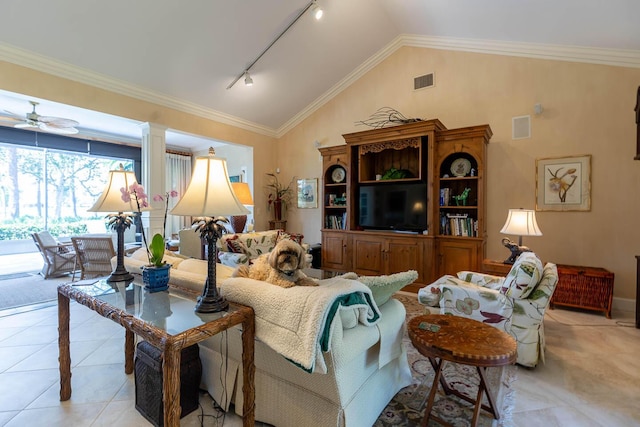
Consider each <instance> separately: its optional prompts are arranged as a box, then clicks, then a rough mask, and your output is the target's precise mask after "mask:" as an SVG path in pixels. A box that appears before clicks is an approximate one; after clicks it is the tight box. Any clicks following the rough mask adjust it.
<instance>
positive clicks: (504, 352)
mask: <svg viewBox="0 0 640 427" xmlns="http://www.w3.org/2000/svg"><path fill="white" fill-rule="evenodd" d="M407 330H408V333H409V338H410V339H411V342H412V343H413V345H414V347H415V348H416V349H417V350H418V351H419V352H420V354H422V355H423V356H426V357H428V358H429V362H431V365H432V366H433V369H434V370H435V375H434V377H433V384H432V386H431V391H430V392H429V400H428V404H427V407H426V409H425V413H424V419H423V420H422V425H423V426H426V425H427V424H428V423H429V419H430V418H431V419H434V420H435V421H438V422H439V423H440V424H444V425H448V424H447V423H446V422H445V421H444V420H442V419H440V418H438V417H436V416H434V415H431V410H432V408H433V404H434V402H435V397H436V391H437V388H438V384H441V385H442V388H443V389H444V392H445V393H446V394H454V395H455V396H458V397H460V398H461V399H464V400H466V401H468V402H470V403H473V404H474V410H473V419H472V421H471V425H472V426H477V425H478V417H479V415H480V409H481V408H482V409H484V410H486V411H489V412H490V413H491V415H493V417H494V418H495V419H499V418H500V414H499V412H498V408H497V407H496V404H495V397H494V394H493V392H492V390H490V389H489V383H488V382H487V379H486V375H485V374H486V369H487V368H488V367H492V366H504V365H512V364H514V363H515V362H516V354H517V351H516V341H515V340H514V339H513V337H512V336H511V335H509V334H507V333H506V332H504V331H501V330H499V329H496V328H494V327H493V326H489V325H487V324H485V323H482V322H478V321H477V320H473V319H467V318H465V317H458V316H450V315H443V314H430V315H424V316H417V317H414V318H413V319H411V320H409V323H408V325H407ZM445 360H446V361H449V362H453V363H461V364H464V365H470V366H475V367H476V369H477V371H478V375H479V376H480V384H479V386H478V394H477V396H476V399H475V400H473V399H471V398H469V397H468V396H465V395H464V394H462V393H459V392H458V391H457V390H454V389H453V388H451V387H450V386H449V385H448V384H447V382H446V380H445V379H444V377H442V366H443V363H444V361H445ZM483 393H486V394H487V400H488V402H489V405H488V406H487V405H483V404H482V394H483Z"/></svg>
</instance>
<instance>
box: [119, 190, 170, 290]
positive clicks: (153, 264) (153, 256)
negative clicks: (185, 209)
mask: <svg viewBox="0 0 640 427" xmlns="http://www.w3.org/2000/svg"><path fill="white" fill-rule="evenodd" d="M120 191H121V192H122V200H124V201H125V202H129V201H130V200H131V198H132V197H133V199H134V200H135V202H136V206H137V208H138V213H141V212H142V209H143V208H146V207H148V206H149V203H148V202H147V194H146V193H145V192H144V188H143V187H142V185H140V184H137V183H136V184H132V185H131V186H130V187H129V188H128V189H125V188H121V189H120ZM177 196H178V193H177V192H176V191H170V192H167V194H166V195H165V196H164V197H163V196H161V195H156V196H154V198H153V199H154V200H155V201H161V200H164V201H165V210H164V223H163V229H162V231H163V233H162V234H160V233H156V234H154V236H153V238H152V239H151V244H149V245H148V244H147V238H146V235H145V232H144V228H142V241H143V242H144V245H145V248H146V250H147V259H148V260H149V264H148V265H144V266H142V267H141V268H142V281H143V282H144V284H145V287H146V288H147V289H148V290H149V292H159V291H164V290H166V289H168V287H169V272H170V268H171V264H167V263H166V262H165V261H164V251H165V247H166V246H165V245H166V243H165V240H164V233H165V232H166V228H167V211H168V209H169V197H177Z"/></svg>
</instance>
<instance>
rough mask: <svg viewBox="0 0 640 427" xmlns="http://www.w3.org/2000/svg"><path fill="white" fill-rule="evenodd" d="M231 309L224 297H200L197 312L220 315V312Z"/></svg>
mask: <svg viewBox="0 0 640 427" xmlns="http://www.w3.org/2000/svg"><path fill="white" fill-rule="evenodd" d="M228 308H229V301H227V300H226V299H225V298H224V297H223V296H222V295H217V296H215V297H210V296H206V295H203V296H200V297H198V302H197V303H196V312H198V313H218V312H220V311H226V310H227V309H228Z"/></svg>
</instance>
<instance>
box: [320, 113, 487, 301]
mask: <svg viewBox="0 0 640 427" xmlns="http://www.w3.org/2000/svg"><path fill="white" fill-rule="evenodd" d="M491 134H492V133H491V128H490V127H489V125H481V126H470V127H465V128H457V129H447V128H446V127H445V126H444V125H443V124H442V123H441V122H440V121H439V120H437V119H431V120H425V121H417V122H414V123H408V124H402V125H397V126H389V127H385V128H380V129H371V130H366V131H361V132H354V133H349V134H345V135H343V137H344V139H345V142H346V144H345V145H338V146H333V147H325V148H320V149H319V150H320V153H321V155H322V159H323V161H322V170H323V172H322V178H323V183H322V191H323V195H322V199H321V200H323V203H322V209H323V210H322V224H321V227H322V255H321V257H322V268H323V269H328V270H336V271H354V272H356V273H358V274H365V275H382V274H391V273H395V272H398V271H404V270H407V269H414V270H417V271H418V274H419V278H418V280H417V281H416V283H415V284H414V285H415V286H414V285H412V286H414V288H415V289H413V288H412V289H405V290H412V291H415V290H417V289H419V288H420V287H422V286H424V284H426V283H430V282H432V281H434V280H435V279H437V278H438V277H440V276H442V275H443V274H455V273H456V272H457V271H460V270H474V271H480V268H481V262H482V260H483V259H484V256H483V254H484V249H485V239H486V228H485V204H484V196H485V190H484V186H485V180H484V173H485V163H486V145H487V143H488V141H489V139H490V138H491ZM392 172H394V173H392ZM395 172H402V174H399V173H395ZM420 186H422V187H421V188H420V189H419V190H417V191H418V193H419V192H423V193H422V194H424V195H425V196H426V197H420V196H419V194H418V195H417V194H415V193H416V191H415V190H412V192H409V191H405V193H406V195H405V196H403V197H405V198H406V200H409V199H411V200H414V199H415V200H416V201H415V202H414V203H413V204H411V203H408V202H407V201H406V200H405V199H402V200H405V201H404V202H402V201H400V199H398V197H399V196H397V197H396V193H397V194H405V193H403V190H404V187H407V188H409V187H410V188H412V189H416V188H419V187H420ZM387 189H388V190H387ZM385 190H386V192H385ZM394 192H395V193H394ZM389 194H393V197H395V198H393V199H392V200H398V203H397V204H398V206H412V209H414V210H415V212H423V213H422V214H423V215H424V213H426V215H425V217H426V219H422V217H420V216H419V215H421V214H419V213H416V214H414V216H415V218H414V217H413V216H407V214H406V212H407V210H406V209H408V208H406V207H405V208H401V209H400V210H402V209H404V210H402V213H403V215H404V216H402V221H404V222H402V223H398V224H399V225H401V226H406V224H413V223H415V224H420V225H422V224H424V221H426V226H423V228H420V229H418V230H417V231H416V229H415V227H414V228H412V229H410V230H409V231H406V230H407V229H402V228H400V227H398V229H397V230H396V227H395V226H391V227H389V228H387V227H386V225H387V224H384V226H381V223H382V222H384V221H386V220H385V219H384V218H387V217H388V218H396V217H397V213H398V211H399V209H398V208H397V206H388V207H386V206H385V207H384V208H383V209H387V208H388V210H389V211H390V212H393V213H392V214H390V215H387V217H384V215H383V216H382V217H380V218H379V216H380V215H381V214H380V210H378V211H376V216H375V220H373V221H372V217H374V215H372V214H371V212H369V209H370V208H372V207H375V206H376V205H375V204H374V203H368V201H369V199H370V198H378V199H383V200H387V199H386V198H387V197H392V196H390V195H389ZM385 203H388V202H385ZM393 208H395V209H393ZM411 212H413V211H411ZM394 215H396V216H394ZM395 220H396V221H397V219H395ZM411 221H413V222H411ZM420 221H422V222H420Z"/></svg>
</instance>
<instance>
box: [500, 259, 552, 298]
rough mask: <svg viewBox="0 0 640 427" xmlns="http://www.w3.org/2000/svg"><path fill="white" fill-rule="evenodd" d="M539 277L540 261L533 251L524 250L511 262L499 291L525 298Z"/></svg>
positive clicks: (514, 296)
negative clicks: (511, 265)
mask: <svg viewBox="0 0 640 427" xmlns="http://www.w3.org/2000/svg"><path fill="white" fill-rule="evenodd" d="M541 277H542V261H540V259H539V258H538V257H537V256H536V254H534V253H533V252H524V253H522V254H521V255H520V256H519V257H518V259H517V260H516V262H515V263H513V267H511V271H509V274H507V277H506V278H505V281H504V285H503V287H502V289H500V293H502V294H505V295H506V296H508V297H510V298H516V299H523V298H527V297H528V296H529V294H531V291H533V288H535V287H536V285H537V284H538V282H539V281H540V278H541Z"/></svg>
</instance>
